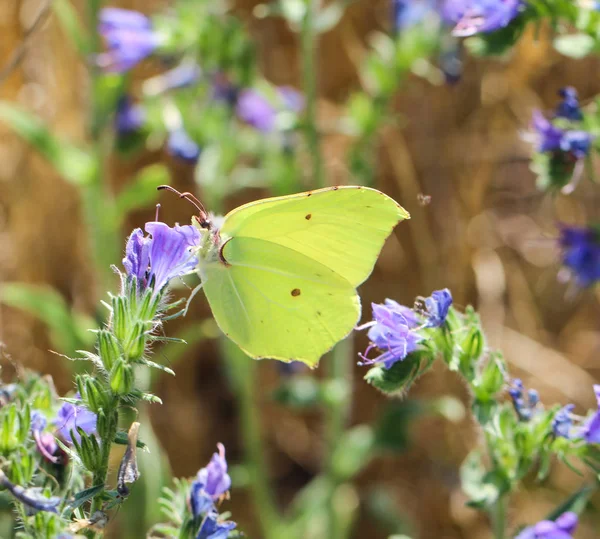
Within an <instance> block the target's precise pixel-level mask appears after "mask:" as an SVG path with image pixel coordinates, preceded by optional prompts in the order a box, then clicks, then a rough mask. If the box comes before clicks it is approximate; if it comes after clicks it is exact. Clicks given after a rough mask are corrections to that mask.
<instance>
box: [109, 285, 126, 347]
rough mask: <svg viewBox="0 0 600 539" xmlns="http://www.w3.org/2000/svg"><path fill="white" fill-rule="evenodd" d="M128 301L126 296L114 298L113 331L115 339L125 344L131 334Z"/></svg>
mask: <svg viewBox="0 0 600 539" xmlns="http://www.w3.org/2000/svg"><path fill="white" fill-rule="evenodd" d="M128 307H129V304H128V301H127V298H125V297H124V296H115V297H113V298H112V308H113V312H112V330H113V333H114V335H115V337H116V338H117V339H118V340H119V341H121V342H123V341H124V340H125V338H126V337H127V334H128V333H129V313H128Z"/></svg>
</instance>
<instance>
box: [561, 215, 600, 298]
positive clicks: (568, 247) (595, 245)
mask: <svg viewBox="0 0 600 539" xmlns="http://www.w3.org/2000/svg"><path fill="white" fill-rule="evenodd" d="M559 246H560V248H561V251H562V264H563V266H564V268H565V269H566V270H567V272H568V273H569V274H570V275H571V276H572V277H573V278H574V280H575V282H576V284H577V285H578V286H580V287H587V286H590V285H592V284H594V283H596V282H597V281H600V229H598V227H594V226H588V227H576V226H567V225H563V226H561V228H560V237H559Z"/></svg>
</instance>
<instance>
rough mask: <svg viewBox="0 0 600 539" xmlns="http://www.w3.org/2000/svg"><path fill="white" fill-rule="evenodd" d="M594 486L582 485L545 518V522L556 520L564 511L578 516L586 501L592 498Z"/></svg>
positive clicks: (595, 488)
mask: <svg viewBox="0 0 600 539" xmlns="http://www.w3.org/2000/svg"><path fill="white" fill-rule="evenodd" d="M596 490H597V487H596V485H584V486H583V487H581V488H580V489H579V490H578V491H576V492H574V493H573V494H572V495H571V496H569V497H568V498H567V499H566V500H565V501H564V502H563V503H561V504H560V505H559V506H558V507H556V508H555V509H554V511H552V512H551V513H549V514H548V516H547V517H546V519H547V520H556V519H557V518H558V517H559V516H560V515H562V514H563V513H565V512H566V511H573V512H575V513H577V514H580V513H582V512H583V511H584V509H585V507H586V505H587V503H588V500H589V499H590V498H591V497H592V494H594V492H596Z"/></svg>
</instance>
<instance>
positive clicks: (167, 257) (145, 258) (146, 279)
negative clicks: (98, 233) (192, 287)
mask: <svg viewBox="0 0 600 539" xmlns="http://www.w3.org/2000/svg"><path fill="white" fill-rule="evenodd" d="M146 232H147V233H148V234H150V235H151V237H147V236H146V237H144V234H143V232H142V231H141V229H139V228H136V229H135V230H134V231H133V232H132V233H131V236H129V239H128V240H127V247H126V249H125V258H124V259H123V266H124V267H125V270H126V272H127V275H130V276H134V277H136V278H137V279H138V281H139V282H140V283H141V285H142V287H145V286H148V285H149V284H150V283H154V290H155V291H156V292H160V291H161V290H162V289H163V288H164V287H165V286H166V285H167V283H168V282H169V281H170V280H171V279H174V278H175V277H181V276H182V275H185V274H187V273H189V272H190V271H192V270H193V269H194V268H195V267H196V265H197V264H198V259H197V257H196V256H195V255H194V254H193V251H194V249H195V248H196V247H198V245H199V243H200V239H201V238H200V232H199V231H198V230H197V229H196V228H195V227H194V226H192V225H184V226H179V225H175V226H174V227H170V226H168V225H166V224H165V223H162V222H160V221H151V222H149V223H146Z"/></svg>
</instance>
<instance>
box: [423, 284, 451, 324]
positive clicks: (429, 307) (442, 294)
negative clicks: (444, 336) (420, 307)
mask: <svg viewBox="0 0 600 539" xmlns="http://www.w3.org/2000/svg"><path fill="white" fill-rule="evenodd" d="M424 303H425V309H426V311H427V313H426V317H427V321H426V324H425V325H426V327H429V328H439V327H441V326H443V325H444V323H445V322H446V317H447V316H448V310H449V309H450V306H451V305H452V294H451V293H450V290H448V289H447V288H444V289H443V290H436V291H435V292H433V293H432V294H431V296H430V297H428V298H425V301H424Z"/></svg>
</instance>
